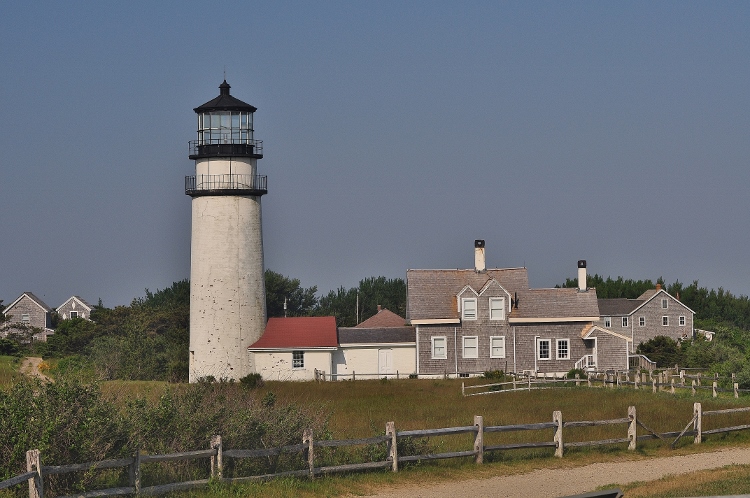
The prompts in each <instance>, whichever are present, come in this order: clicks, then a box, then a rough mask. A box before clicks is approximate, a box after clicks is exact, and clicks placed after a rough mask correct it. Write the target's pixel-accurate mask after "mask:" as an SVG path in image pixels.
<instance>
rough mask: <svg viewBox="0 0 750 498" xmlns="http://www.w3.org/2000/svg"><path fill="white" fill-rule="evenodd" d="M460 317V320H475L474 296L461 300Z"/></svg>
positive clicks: (475, 304)
mask: <svg viewBox="0 0 750 498" xmlns="http://www.w3.org/2000/svg"><path fill="white" fill-rule="evenodd" d="M461 319H462V320H476V319H477V300H476V298H468V299H462V300H461Z"/></svg>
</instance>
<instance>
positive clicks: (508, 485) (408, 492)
mask: <svg viewBox="0 0 750 498" xmlns="http://www.w3.org/2000/svg"><path fill="white" fill-rule="evenodd" d="M732 464H750V448H731V449H725V450H720V451H713V452H708V453H696V454H693V455H683V456H674V457H662V458H652V459H641V460H631V461H622V462H608V463H595V464H591V465H586V466H583V467H575V468H564V469H540V470H535V471H533V472H529V473H526V474H518V475H511V476H498V477H490V478H487V479H472V480H467V481H460V482H447V483H441V484H437V485H408V486H404V487H399V488H398V489H390V490H388V491H386V492H383V493H379V494H376V495H371V496H374V497H377V498H404V497H407V496H408V497H410V498H418V497H421V498H426V497H430V498H471V497H495V498H528V497H535V498H545V497H548V498H554V497H559V496H566V495H574V494H579V493H585V492H589V491H593V490H595V489H596V488H597V486H605V485H609V484H613V483H616V484H618V485H623V484H628V483H631V482H636V481H653V480H656V479H659V478H661V477H664V476H666V475H668V474H684V473H688V472H694V471H696V470H705V469H715V468H720V467H724V466H726V465H732Z"/></svg>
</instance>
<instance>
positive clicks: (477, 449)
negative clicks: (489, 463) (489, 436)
mask: <svg viewBox="0 0 750 498" xmlns="http://www.w3.org/2000/svg"><path fill="white" fill-rule="evenodd" d="M474 430H475V431H476V432H477V433H476V435H475V436H474V455H475V456H474V463H483V462H484V418H482V416H481V415H474Z"/></svg>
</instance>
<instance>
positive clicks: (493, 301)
mask: <svg viewBox="0 0 750 498" xmlns="http://www.w3.org/2000/svg"><path fill="white" fill-rule="evenodd" d="M497 312H499V314H498V313H497ZM490 320H495V321H497V320H505V298H504V297H491V298H490Z"/></svg>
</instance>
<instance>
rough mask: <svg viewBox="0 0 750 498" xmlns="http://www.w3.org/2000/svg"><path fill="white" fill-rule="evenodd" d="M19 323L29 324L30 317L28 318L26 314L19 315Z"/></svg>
mask: <svg viewBox="0 0 750 498" xmlns="http://www.w3.org/2000/svg"><path fill="white" fill-rule="evenodd" d="M21 322H22V323H29V322H31V317H30V316H29V314H28V313H24V314H23V315H21Z"/></svg>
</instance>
